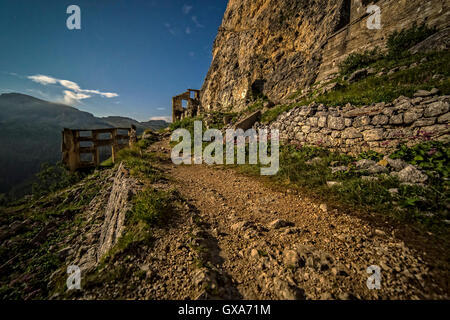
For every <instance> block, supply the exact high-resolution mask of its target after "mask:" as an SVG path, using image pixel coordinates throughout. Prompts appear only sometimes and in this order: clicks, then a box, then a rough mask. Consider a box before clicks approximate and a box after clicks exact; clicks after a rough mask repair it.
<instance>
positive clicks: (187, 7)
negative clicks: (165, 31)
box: [182, 4, 192, 14]
mask: <svg viewBox="0 0 450 320" xmlns="http://www.w3.org/2000/svg"><path fill="white" fill-rule="evenodd" d="M182 10H183V13H184V14H189V12H191V10H192V6H190V5H188V4H185V5H184V6H183V9H182Z"/></svg>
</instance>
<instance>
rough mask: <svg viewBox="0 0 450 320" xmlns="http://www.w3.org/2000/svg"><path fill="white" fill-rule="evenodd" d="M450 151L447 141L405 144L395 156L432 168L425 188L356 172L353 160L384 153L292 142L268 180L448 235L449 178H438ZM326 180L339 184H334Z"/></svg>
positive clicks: (251, 169) (255, 168) (256, 170)
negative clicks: (348, 152)
mask: <svg viewBox="0 0 450 320" xmlns="http://www.w3.org/2000/svg"><path fill="white" fill-rule="evenodd" d="M418 150H420V151H418ZM449 152H450V149H449V145H448V144H446V145H444V144H440V143H425V144H420V145H418V146H415V147H413V148H410V149H406V148H405V147H401V148H399V150H398V151H397V152H396V153H394V156H393V157H394V158H397V157H401V158H402V159H404V160H405V161H407V162H409V163H411V164H417V165H419V166H421V167H422V168H429V170H427V171H426V173H427V175H429V177H430V183H429V184H428V185H427V186H426V187H420V186H410V185H404V184H403V185H402V184H401V183H400V182H399V181H398V180H397V178H394V177H392V176H389V175H386V174H381V175H378V176H377V178H378V179H377V180H374V181H372V180H365V179H361V177H362V176H367V175H368V173H367V172H365V171H361V170H357V169H356V167H355V165H354V163H355V161H357V160H358V159H372V160H379V159H381V158H382V157H383V155H381V154H379V153H376V152H374V151H369V152H364V153H362V154H360V155H359V156H357V157H352V156H349V155H345V154H340V153H336V152H331V151H329V150H327V149H324V148H319V147H311V146H292V145H285V146H281V149H280V170H279V172H278V174H277V175H275V176H273V177H269V178H268V179H269V181H270V182H273V183H275V184H280V185H286V186H289V187H290V188H299V189H305V190H306V191H307V192H308V193H312V194H316V195H317V196H319V197H322V198H323V199H328V200H333V201H334V202H335V203H340V204H341V205H344V206H350V207H353V208H355V209H359V210H368V211H371V212H378V213H381V214H383V215H385V216H388V217H390V218H393V219H396V220H398V221H401V222H407V223H410V224H412V225H414V226H417V227H419V228H422V229H424V230H427V231H429V230H431V231H433V232H436V233H437V234H440V235H443V234H445V233H446V232H447V227H446V225H445V224H443V222H442V220H443V219H448V210H447V205H448V199H450V192H449V182H448V181H447V180H446V179H442V177H443V176H444V173H443V174H442V175H441V174H439V177H436V172H441V171H442V170H443V168H446V170H448V169H447V168H448V154H449ZM424 153H425V154H426V156H425V157H423V159H424V160H423V161H422V160H420V159H421V158H419V157H417V154H421V155H422V156H423V154H424ZM413 155H414V157H413ZM414 159H415V160H414ZM421 163H422V164H423V165H421ZM338 166H347V167H348V170H346V171H340V172H335V173H332V170H331V168H330V167H338ZM237 168H238V170H241V171H243V172H244V173H247V174H251V175H255V176H257V175H259V174H260V165H245V166H238V167H237ZM445 174H447V173H445ZM327 181H336V182H339V183H340V184H338V185H336V186H334V187H329V186H328V185H327ZM389 189H397V190H398V193H395V192H393V193H391V192H389Z"/></svg>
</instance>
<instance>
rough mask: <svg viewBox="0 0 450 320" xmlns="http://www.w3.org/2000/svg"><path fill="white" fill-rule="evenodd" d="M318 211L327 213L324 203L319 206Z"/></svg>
mask: <svg viewBox="0 0 450 320" xmlns="http://www.w3.org/2000/svg"><path fill="white" fill-rule="evenodd" d="M319 209H320V210H321V211H322V212H327V211H328V207H327V205H326V203H322V204H321V205H320V206H319Z"/></svg>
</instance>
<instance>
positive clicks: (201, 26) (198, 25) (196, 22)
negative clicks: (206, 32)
mask: <svg viewBox="0 0 450 320" xmlns="http://www.w3.org/2000/svg"><path fill="white" fill-rule="evenodd" d="M192 21H194V23H195V26H196V27H197V28H204V27H205V26H204V25H202V24H201V23H200V22H198V18H197V16H192Z"/></svg>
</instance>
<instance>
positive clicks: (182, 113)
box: [172, 89, 201, 122]
mask: <svg viewBox="0 0 450 320" xmlns="http://www.w3.org/2000/svg"><path fill="white" fill-rule="evenodd" d="M183 102H186V107H184V106H183ZM200 109H201V108H200V90H195V89H188V90H187V91H186V92H184V93H182V94H179V95H177V96H175V97H173V98H172V121H173V122H176V121H178V120H182V119H184V118H186V117H195V116H197V115H198V114H199V113H200V111H201V110H200Z"/></svg>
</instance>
